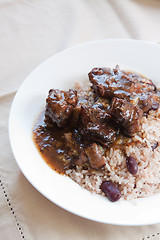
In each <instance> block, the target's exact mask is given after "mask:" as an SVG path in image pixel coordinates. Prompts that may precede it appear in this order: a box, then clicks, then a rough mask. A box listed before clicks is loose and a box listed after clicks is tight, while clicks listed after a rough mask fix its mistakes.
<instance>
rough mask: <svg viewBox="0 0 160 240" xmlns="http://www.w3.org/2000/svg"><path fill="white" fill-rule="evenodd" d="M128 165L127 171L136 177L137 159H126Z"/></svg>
mask: <svg viewBox="0 0 160 240" xmlns="http://www.w3.org/2000/svg"><path fill="white" fill-rule="evenodd" d="M126 165H127V169H128V171H129V172H130V173H131V174H132V175H134V174H136V173H137V172H138V164H137V162H136V159H135V158H134V157H131V156H130V157H127V158H126Z"/></svg>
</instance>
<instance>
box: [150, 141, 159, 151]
mask: <svg viewBox="0 0 160 240" xmlns="http://www.w3.org/2000/svg"><path fill="white" fill-rule="evenodd" d="M156 147H158V142H155V143H154V144H153V146H152V147H151V148H152V151H154V149H155V148H156Z"/></svg>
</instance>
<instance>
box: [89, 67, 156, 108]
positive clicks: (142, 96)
mask: <svg viewBox="0 0 160 240" xmlns="http://www.w3.org/2000/svg"><path fill="white" fill-rule="evenodd" d="M89 80H90V82H91V83H92V87H93V88H94V89H95V91H96V92H97V94H99V95H100V96H102V97H105V98H109V99H112V98H113V97H117V98H121V99H126V100H128V101H129V102H131V103H132V104H133V105H138V106H139V107H140V108H142V109H143V112H147V111H149V110H150V109H152V105H153V102H156V103H157V102H158V101H159V99H158V97H157V95H156V87H155V85H154V84H153V82H152V81H151V80H149V79H146V78H143V77H141V76H140V75H137V74H133V73H127V72H125V71H122V70H120V69H119V67H118V66H116V68H114V69H110V68H93V69H92V71H91V72H90V73H89Z"/></svg>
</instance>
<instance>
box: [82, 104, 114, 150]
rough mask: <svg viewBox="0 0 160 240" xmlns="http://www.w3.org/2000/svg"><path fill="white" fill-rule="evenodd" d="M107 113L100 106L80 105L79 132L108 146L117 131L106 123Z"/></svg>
mask: <svg viewBox="0 0 160 240" xmlns="http://www.w3.org/2000/svg"><path fill="white" fill-rule="evenodd" d="M108 118H109V115H108V114H107V113H106V112H105V111H104V110H101V109H100V108H98V107H97V108H94V107H82V110H81V121H82V125H81V129H80V131H81V134H82V135H83V136H84V137H86V138H88V139H91V140H93V141H97V142H100V143H101V144H102V145H104V146H106V147H108V145H109V144H110V143H112V142H113V141H114V140H115V138H116V133H117V131H116V130H115V129H114V128H112V127H111V126H110V124H109V123H108V124H107V121H108Z"/></svg>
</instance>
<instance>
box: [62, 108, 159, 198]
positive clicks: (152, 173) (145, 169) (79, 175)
mask: <svg viewBox="0 0 160 240" xmlns="http://www.w3.org/2000/svg"><path fill="white" fill-rule="evenodd" d="M153 146H156V147H155V149H153V148H154V147H153ZM101 148H102V151H103V153H104V156H105V163H106V165H105V167H104V168H103V170H102V169H101V170H99V171H89V170H83V169H82V168H81V167H76V169H70V170H67V171H66V174H67V175H68V176H69V177H70V178H71V179H73V180H74V181H75V182H77V183H78V184H79V185H81V186H82V187H83V188H85V189H88V190H89V191H91V192H92V193H96V194H101V195H104V193H103V192H102V191H101V189H100V185H101V184H102V182H103V181H104V180H107V181H108V180H109V181H112V182H114V183H116V184H117V185H118V187H119V189H120V191H121V194H122V199H126V200H131V199H136V198H142V197H146V196H149V195H152V194H153V193H157V192H160V108H158V109H157V110H156V111H150V112H149V114H148V115H147V116H143V118H142V119H141V124H140V126H139V130H138V132H137V133H136V134H134V136H133V137H132V138H131V140H130V142H129V144H126V146H125V154H126V156H130V155H131V156H133V157H135V158H136V160H137V163H138V173H137V174H136V175H132V174H130V173H129V172H128V170H127V168H126V158H125V156H124V149H123V151H122V149H117V148H114V147H111V148H110V149H105V148H104V147H101Z"/></svg>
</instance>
